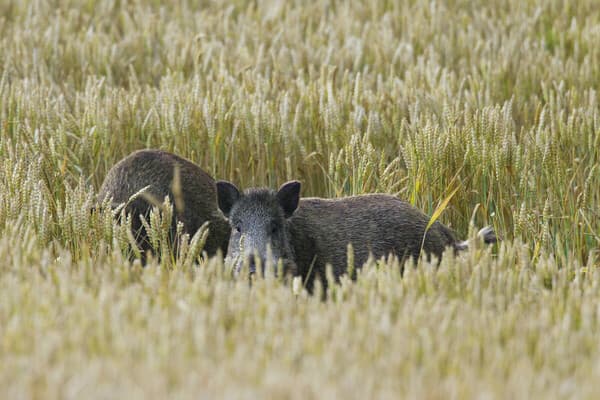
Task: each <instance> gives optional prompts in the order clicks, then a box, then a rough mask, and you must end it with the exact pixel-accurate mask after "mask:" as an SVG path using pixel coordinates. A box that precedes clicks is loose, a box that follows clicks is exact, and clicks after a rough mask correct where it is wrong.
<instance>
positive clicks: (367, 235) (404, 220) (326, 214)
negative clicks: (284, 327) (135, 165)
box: [217, 181, 496, 290]
mask: <svg viewBox="0 0 600 400" xmlns="http://www.w3.org/2000/svg"><path fill="white" fill-rule="evenodd" d="M217 198H218V203H219V208H220V209H221V211H222V212H223V214H224V215H225V216H226V217H227V218H228V220H229V223H230V225H231V237H230V240H229V248H228V250H227V259H228V260H232V261H233V262H234V263H235V265H234V269H235V270H236V271H239V269H240V268H241V266H242V265H243V263H244V261H245V260H248V263H249V265H250V270H251V272H253V271H254V269H255V256H256V258H257V259H258V260H260V262H261V263H262V265H263V266H264V265H265V263H266V262H267V260H268V258H270V260H269V261H270V262H272V263H273V264H275V265H276V263H277V262H278V260H279V259H281V260H282V261H283V264H284V269H286V272H291V273H292V274H294V275H299V276H301V277H302V279H303V281H304V282H307V288H308V289H309V290H311V288H312V285H313V281H314V278H315V277H319V278H320V279H321V280H322V281H323V282H325V280H324V279H323V278H324V277H325V266H326V264H327V263H329V264H331V265H332V267H333V274H334V276H335V277H336V278H337V277H339V276H340V275H342V274H343V273H344V272H345V271H346V266H347V245H348V244H349V243H352V246H353V248H354V261H355V265H356V266H357V267H360V266H361V265H362V264H364V262H365V261H367V258H368V256H369V253H371V254H373V256H375V257H377V258H379V257H381V256H386V255H388V254H390V253H393V254H395V255H397V256H398V257H399V258H401V259H403V258H406V257H415V258H417V257H419V255H420V252H421V250H423V251H425V253H427V254H428V255H434V256H436V257H438V258H441V256H442V253H443V252H444V250H445V249H446V248H448V247H450V248H453V249H454V250H455V251H458V250H462V249H465V248H466V247H467V243H466V242H464V241H459V240H457V238H456V236H455V234H454V232H453V231H452V230H450V229H449V228H448V227H446V226H444V225H443V224H441V223H439V222H435V223H433V224H432V225H431V227H430V228H429V229H428V230H427V231H426V227H427V224H428V223H429V220H430V218H429V217H428V216H427V215H425V214H424V213H422V212H421V211H419V210H418V209H417V208H415V207H413V206H411V205H410V204H408V203H406V202H404V201H402V200H400V199H398V198H397V197H394V196H391V195H387V194H367V195H360V196H351V197H344V198H339V199H322V198H302V199H301V198H300V183H299V182H297V181H291V182H288V183H285V184H284V185H282V186H281V188H280V189H279V190H278V191H277V192H276V191H274V190H271V189H266V188H253V189H248V190H246V191H245V192H243V193H242V192H240V191H239V190H238V188H237V187H235V186H234V185H233V184H231V183H229V182H225V181H218V182H217ZM480 234H481V235H482V236H483V238H484V241H486V242H488V243H492V242H495V241H496V237H495V234H494V232H493V230H492V229H491V228H485V229H484V230H482V231H481V232H480Z"/></svg>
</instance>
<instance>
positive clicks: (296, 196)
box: [277, 181, 300, 218]
mask: <svg viewBox="0 0 600 400" xmlns="http://www.w3.org/2000/svg"><path fill="white" fill-rule="evenodd" d="M277 200H279V205H281V208H283V213H284V215H285V217H286V218H289V217H291V216H292V214H293V213H294V211H296V208H298V202H299V201H300V182H298V181H290V182H286V183H284V184H283V185H281V187H280V188H279V191H278V192H277Z"/></svg>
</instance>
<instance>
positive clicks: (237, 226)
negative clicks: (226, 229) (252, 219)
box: [235, 225, 242, 233]
mask: <svg viewBox="0 0 600 400" xmlns="http://www.w3.org/2000/svg"><path fill="white" fill-rule="evenodd" d="M235 231H236V232H237V233H241V232H242V227H241V226H240V225H236V226H235Z"/></svg>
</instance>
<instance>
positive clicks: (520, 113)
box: [0, 0, 600, 399]
mask: <svg viewBox="0 0 600 400" xmlns="http://www.w3.org/2000/svg"><path fill="white" fill-rule="evenodd" d="M599 43H600V4H599V3H598V2H597V1H596V0H580V1H561V0H550V1H543V0H526V1H520V0H504V1H501V0H493V1H480V0H476V1H463V0H450V1H437V0H433V1H425V0H409V1H387V0H382V1H368V0H360V1H359V0H355V1H335V0H315V1H311V2H305V1H299V0H296V1H283V0H279V1H278V0H255V1H245V0H235V1H231V2H218V1H208V0H207V1H192V0H189V1H186V0H179V1H175V0H173V1H166V2H161V1H158V0H146V1H142V0H137V1H131V2H126V1H119V0H96V1H91V0H88V1H83V0H79V1H77V0H27V1H18V0H3V1H2V2H0V68H1V74H0V156H1V158H0V184H1V190H0V260H1V261H0V398H4V399H53V398H61V399H71V398H86V399H94V398H110V399H114V398H128V399H148V398H155V399H164V398H178V399H187V398H211V399H212V398H276V399H311V398H325V399H333V398H344V399H351V398H357V399H359V398H360V399H365V398H378V399H384V398H394V399H397V398H414V399H463V398H477V399H496V398H497V399H505V398H511V399H519V398H522V399H529V398H543V399H547V398H561V399H562V398H564V399H571V398H589V399H592V398H598V397H600V385H598V382H599V381H600V250H599V248H600V207H599V203H600V106H599V99H598V96H599V94H598V90H599V89H600V46H599ZM140 148H161V149H164V150H169V151H172V152H175V153H177V154H179V155H182V156H184V157H187V158H189V159H191V160H192V161H194V162H196V163H197V164H198V165H200V166H201V167H202V168H203V169H205V170H206V171H207V172H209V173H210V174H212V175H213V176H215V177H216V178H220V179H227V180H231V181H233V182H235V183H236V184H238V185H239V186H241V187H248V186H261V185H266V186H270V187H274V188H275V187H277V186H278V185H279V184H281V183H283V182H284V181H286V180H289V179H299V180H300V181H302V183H303V195H305V196H309V195H310V196H323V197H336V196H345V195H351V194H361V193H372V192H384V193H391V194H395V195H397V196H399V197H401V198H403V199H405V200H407V201H409V202H411V203H412V204H413V205H415V206H417V207H419V208H420V209H422V210H423V211H424V212H426V213H428V214H430V215H431V214H433V213H434V211H435V210H436V209H437V210H438V211H443V212H442V213H441V215H440V216H439V220H441V221H442V222H444V223H445V224H447V225H449V226H451V227H452V228H453V229H455V230H456V231H457V232H459V234H460V235H461V236H462V237H473V236H474V232H476V229H477V228H479V227H482V226H485V225H492V226H494V228H495V229H496V231H497V232H498V233H499V234H500V235H501V236H502V237H503V239H504V240H503V241H502V242H501V243H499V244H498V245H495V246H493V247H491V248H486V247H484V246H479V245H476V246H474V247H473V248H471V249H470V250H469V251H467V252H465V253H463V254H460V255H458V256H456V257H454V256H452V255H448V256H447V257H444V258H443V260H442V262H441V264H440V265H439V266H437V265H436V264H430V263H428V262H427V261H426V260H421V261H420V262H419V264H418V266H417V267H416V268H408V269H407V270H406V272H405V273H404V275H403V276H401V275H400V273H399V270H400V268H399V265H398V263H397V261H396V260H393V259H389V260H384V259H382V260H370V261H369V262H368V263H367V264H366V265H365V266H363V268H362V269H361V271H360V273H359V274H358V278H357V280H356V281H352V280H349V279H347V278H344V279H342V281H341V283H340V284H339V285H332V286H331V288H330V291H329V292H328V297H327V299H326V300H323V301H322V300H321V296H318V295H317V296H310V295H308V294H307V293H306V291H304V290H303V289H302V287H301V286H299V285H297V284H292V283H290V282H282V281H280V280H278V279H276V278H273V277H270V276H267V277H265V278H264V279H256V280H255V281H254V283H253V285H252V286H251V287H250V286H249V285H248V281H247V280H246V279H243V277H242V278H240V279H234V278H232V276H231V274H230V273H229V272H228V270H227V266H226V265H224V264H223V261H222V259H221V258H220V257H215V258H212V259H205V258H202V257H199V254H200V251H201V246H202V234H203V232H200V233H199V234H197V235H196V236H195V237H193V238H189V237H183V238H182V240H183V243H184V244H183V245H182V248H181V252H180V254H179V255H178V256H175V255H172V254H171V256H170V257H162V258H161V261H160V262H159V261H156V260H153V261H151V262H150V263H149V265H148V266H147V267H145V268H142V266H141V265H140V263H139V261H134V262H130V259H129V256H130V254H129V250H128V243H129V241H130V239H131V236H130V235H129V234H128V230H127V227H126V225H118V224H116V223H115V222H114V220H113V218H112V216H111V215H110V213H90V208H91V207H92V206H93V205H94V202H95V193H96V192H97V190H98V188H99V186H100V184H101V183H102V180H103V178H104V176H105V175H106V172H107V171H108V170H109V169H110V167H111V166H112V165H113V164H114V163H115V162H116V161H118V160H119V159H121V158H122V157H124V156H125V155H127V154H129V153H130V152H132V151H134V150H136V149H140ZM451 193H454V195H453V196H450V194H451ZM444 200H449V201H448V202H447V203H445V202H444ZM440 205H444V206H443V207H441V208H440ZM168 213H169V210H168V208H167V210H166V211H165V214H162V215H161V214H160V213H156V214H154V215H153V217H152V221H151V222H152V226H153V228H152V229H153V232H154V233H153V234H154V235H155V236H156V240H158V241H159V242H161V238H164V234H165V232H166V230H167V227H168V218H169V215H168ZM161 243H162V244H163V245H164V243H163V242H161ZM163 247H164V249H163V250H164V252H167V254H168V252H169V248H167V247H166V246H163ZM296 283H297V282H296Z"/></svg>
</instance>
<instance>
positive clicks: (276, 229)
mask: <svg viewBox="0 0 600 400" xmlns="http://www.w3.org/2000/svg"><path fill="white" fill-rule="evenodd" d="M278 231H279V225H277V224H276V223H274V222H273V223H272V224H271V233H272V234H276V233H277V232H278Z"/></svg>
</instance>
